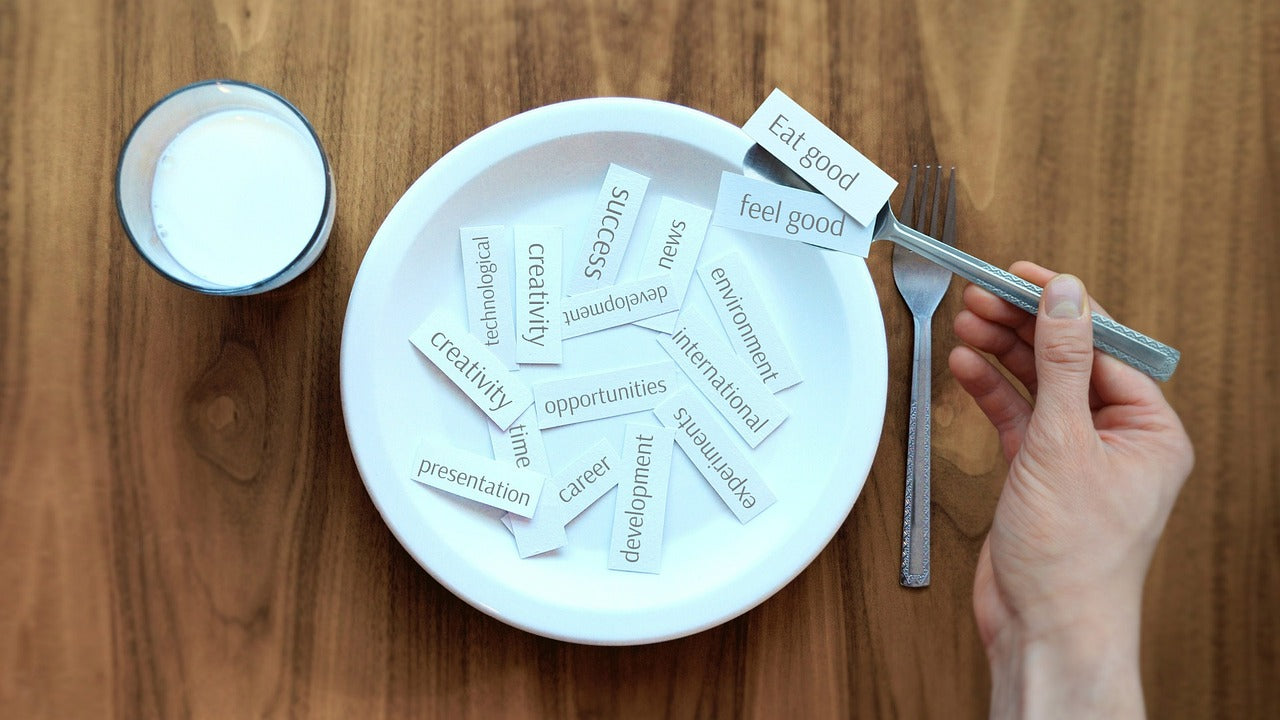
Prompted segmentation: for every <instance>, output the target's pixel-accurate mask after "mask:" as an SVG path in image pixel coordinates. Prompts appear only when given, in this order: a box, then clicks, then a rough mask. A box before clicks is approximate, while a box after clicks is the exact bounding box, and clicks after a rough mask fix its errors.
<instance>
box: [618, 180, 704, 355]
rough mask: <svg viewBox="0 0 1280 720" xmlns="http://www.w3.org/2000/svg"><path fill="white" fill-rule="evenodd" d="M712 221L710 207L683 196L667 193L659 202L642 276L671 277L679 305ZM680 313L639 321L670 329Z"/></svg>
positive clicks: (641, 324)
mask: <svg viewBox="0 0 1280 720" xmlns="http://www.w3.org/2000/svg"><path fill="white" fill-rule="evenodd" d="M710 221H711V212H710V211H709V210H707V209H706V208H703V207H699V206H697V205H692V204H690V203H687V202H684V201H682V200H676V199H675V198H669V197H664V198H662V202H661V203H659V204H658V215H657V217H655V218H654V220H653V230H652V232H650V233H649V244H648V245H646V246H645V250H644V258H643V259H642V260H641V261H640V274H639V276H640V277H642V278H643V277H653V276H655V275H667V276H668V277H670V278H671V292H672V293H673V294H674V295H675V296H676V304H677V305H679V304H680V303H683V302H684V296H685V293H686V292H687V291H688V289H689V281H690V280H691V279H692V278H693V269H694V267H696V266H697V264H698V253H700V252H701V251H702V242H703V240H705V239H706V237H707V225H708V224H709V223H710ZM678 315H679V313H676V312H669V313H665V314H662V315H658V316H656V317H651V318H648V319H645V320H637V321H636V324H637V325H639V326H641V327H646V328H649V329H650V330H658V331H661V332H665V333H669V332H671V329H672V328H674V327H675V325H676V317H677V316H678Z"/></svg>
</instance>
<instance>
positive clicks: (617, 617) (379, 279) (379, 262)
mask: <svg viewBox="0 0 1280 720" xmlns="http://www.w3.org/2000/svg"><path fill="white" fill-rule="evenodd" d="M750 142H751V141H750V140H748V139H747V137H746V136H745V135H743V134H742V132H741V131H740V130H739V129H738V128H736V127H734V126H732V125H730V124H728V123H726V122H724V121H722V120H719V119H716V118H713V117H711V116H709V115H706V114H703V113H700V112H697V111H695V110H691V109H689V108H686V107H681V106H678V105H670V104H667V103H660V102H655V101H649V100H634V99H620V98H600V99H592V100H579V101H573V102H566V103H561V104H558V105H551V106H548V107H543V108H539V109H537V110H532V111H530V112H527V113H524V114H522V115H517V116H515V117H513V118H510V119H508V120H505V121H503V122H500V123H498V124H497V125H494V126H492V127H490V128H488V129H486V130H484V131H482V132H480V133H478V134H477V135H475V136H474V137H472V138H470V139H468V140H467V141H466V142H464V143H462V144H461V145H459V146H458V147H457V148H455V149H453V150H452V151H450V152H449V153H448V154H447V155H445V156H444V157H442V158H441V159H440V161H439V162H437V163H436V164H435V165H433V166H432V167H431V168H430V169H428V170H427V172H426V173H424V174H423V175H422V177H420V178H418V180H417V182H415V183H414V184H413V186H412V187H410V188H409V191H408V192H407V193H405V195H404V197H402V198H401V199H400V201H399V202H398V203H397V204H396V206H395V208H393V209H392V210H391V214H390V215H388V216H387V219H386V221H385V222H384V223H383V224H382V227H381V228H380V229H379V230H378V234H377V235H376V236H375V237H374V239H373V243H372V244H371V245H370V246H369V251H368V253H367V254H366V255H365V258H364V262H363V263H362V265H361V266H360V272H359V274H358V275H357V277H356V282H355V287H354V288H353V290H352V292H351V300H350V304H349V305H348V307H347V317H346V324H345V327H344V330H343V336H342V405H343V411H344V413H345V416H346V422H347V434H348V436H349V437H350V440H351V448H352V451H353V453H354V454H355V459H356V463H357V465H358V466H359V469H360V474H361V476H362V477H363V478H364V482H365V486H366V487H367V488H368V490H369V494H370V495H371V496H372V497H373V501H374V504H375V505H377V507H378V510H379V512H381V513H382V517H383V519H384V520H385V521H386V523H387V525H388V526H389V527H390V528H391V531H392V532H393V533H395V535H396V537H397V538H398V539H399V540H400V543H401V544H402V545H404V547H405V549H407V550H408V551H409V553H410V554H411V555H413V557H414V558H415V559H417V561H418V562H419V563H421V565H422V566H423V567H424V568H426V570H427V571H428V572H430V573H431V575H432V576H434V577H435V578H436V579H437V580H439V581H440V582H441V583H442V584H443V585H444V586H445V587H447V588H449V589H450V590H451V591H452V592H453V593H454V594H456V595H457V596H458V597H460V598H462V599H463V600H466V601H467V602H469V603H471V604H472V605H474V606H475V607H476V608H478V609H480V610H482V611H484V612H486V613H488V614H490V615H492V616H494V617H496V618H498V619H500V620H502V621H504V622H507V623H509V624H511V625H514V626H516V627H519V628H523V629H525V630H528V631H530V632H534V633H537V634H539V635H544V636H547V637H552V638H558V639H562V640H570V641H574V642H583V643H594V644H605V645H626V644H638V643H646V642H657V641H660V640H667V639H670V638H674V637H679V636H682V635H688V634H691V633H694V632H697V631H699V630H703V629H705V628H708V627H712V626H714V625H717V624H719V623H722V622H724V621H726V620H729V619H731V618H733V617H736V616H737V615H739V614H741V613H743V612H746V611H747V610H749V609H751V608H752V607H754V606H756V605H757V604H759V603H760V602H762V601H763V600H764V599H766V598H768V597H769V596H770V595H772V594H773V593H774V592H776V591H777V590H778V589H780V588H781V587H782V586H784V585H785V584H786V583H788V582H789V581H790V580H791V579H792V578H794V577H795V576H796V575H797V574H799V572H800V571H801V570H803V569H804V568H805V566H807V565H808V564H809V562H810V561H812V560H813V558H814V557H815V556H817V554H818V552H819V551H820V550H822V548H823V547H824V546H825V545H826V544H827V542H828V541H830V539H831V537H832V535H834V534H835V532H836V530H837V529H838V528H839V527H840V524H841V523H842V522H843V521H844V519H845V517H846V516H847V515H848V513H849V510H850V509H851V508H852V507H853V502H854V500H855V499H856V498H857V496H858V493H859V491H860V490H861V489H862V484H863V482H864V481H865V480H866V477H867V474H868V472H869V470H870V467H871V460H872V457H873V456H874V455H875V449H876V444H877V443H878V442H879V438H880V428H881V422H882V420H883V417H884V403H885V387H886V359H885V357H886V356H885V337H884V323H883V318H882V316H881V312H880V306H879V303H878V301H877V298H876V293H875V289H874V288H873V287H872V284H871V277H870V275H869V274H868V272H867V268H866V264H865V263H864V262H863V261H862V259H860V258H856V257H850V256H847V255H840V254H837V253H829V252H824V251H820V250H817V249H815V248H810V247H807V246H800V245H795V244H792V243H784V242H781V241H777V240H771V239H768V238H762V237H756V236H752V235H746V234H742V233H738V232H734V231H728V230H724V229H721V228H712V229H711V232H710V233H709V234H708V237H707V242H706V245H705V246H704V248H703V251H702V253H703V254H702V258H703V259H706V258H710V257H714V256H716V255H718V254H719V253H722V252H724V251H726V250H729V249H731V248H734V249H738V250H740V251H741V252H742V253H743V255H744V258H745V260H746V261H747V263H748V265H749V267H750V268H752V269H753V270H754V273H755V275H756V278H757V281H758V282H759V284H760V285H761V288H762V291H763V292H764V293H765V294H766V295H767V297H768V299H769V301H770V305H771V306H772V309H773V311H774V314H775V317H776V319H777V320H778V321H779V324H780V326H781V330H782V333H783V336H784V339H785V340H786V341H787V343H789V346H790V348H791V349H792V352H793V354H794V355H795V357H796V361H797V363H798V364H799V366H800V370H801V372H802V373H803V375H804V378H805V381H804V382H802V383H801V384H799V385H797V386H795V387H793V388H790V389H788V390H785V391H783V392H782V393H780V394H779V396H778V397H779V398H780V399H781V400H782V401H783V404H784V405H786V407H787V408H788V409H789V410H790V412H791V416H790V418H789V419H787V420H786V422H784V423H783V424H782V426H781V427H780V428H779V429H778V430H777V431H775V432H774V433H773V435H771V436H770V437H769V438H768V439H767V440H766V441H765V442H764V443H763V444H761V446H760V447H759V448H758V449H757V450H756V451H754V452H751V453H750V457H751V459H752V461H753V463H754V464H755V466H756V467H757V468H758V469H759V470H760V471H761V472H762V473H763V475H764V477H765V478H766V480H767V482H768V483H769V484H770V487H771V488H772V489H773V491H774V493H775V494H776V495H777V498H778V500H777V503H776V504H775V505H774V506H773V507H771V508H769V509H768V510H766V511H765V512H764V513H762V514H761V515H759V516H758V517H757V518H756V519H755V520H753V521H752V522H750V523H749V524H747V525H741V524H739V523H738V521H737V520H736V519H735V518H734V516H733V514H732V513H730V511H729V509H728V508H727V507H725V506H724V504H723V503H722V502H721V501H720V499H719V497H717V496H716V494H715V492H714V491H713V490H712V489H711V487H710V486H709V485H707V483H706V482H705V481H704V480H703V479H702V477H701V476H700V475H698V474H697V471H696V470H695V469H694V467H693V465H692V464H691V463H690V462H689V460H688V459H687V458H685V457H684V456H683V454H682V453H681V452H680V450H679V449H678V448H677V449H676V450H675V457H674V458H673V466H672V467H673V469H672V476H671V483H670V498H669V505H668V511H667V526H666V538H665V545H664V548H663V559H662V573H661V574H659V575H645V574H639V573H627V572H618V571H611V570H608V569H606V567H605V556H606V553H607V550H608V544H609V533H610V524H611V522H612V513H613V496H614V494H615V493H610V494H609V495H606V496H605V497H604V498H603V499H602V500H601V501H600V502H598V503H596V504H595V505H594V506H593V507H591V508H589V509H588V510H587V512H586V513H584V514H583V515H582V516H581V517H579V518H578V520H577V521H575V522H574V523H573V524H571V525H570V526H569V546H568V547H567V548H564V549H562V550H559V551H555V552H553V553H549V554H547V555H544V556H540V557H536V558H530V559H526V560H522V559H520V558H519V557H518V556H517V554H516V549H515V543H514V541H513V540H512V538H511V535H510V534H509V533H508V531H507V530H506V528H504V527H503V526H502V525H501V524H500V523H499V521H498V520H497V519H495V516H494V515H493V514H491V513H490V514H486V513H483V512H478V511H477V509H476V508H477V507H478V506H475V505H472V504H469V503H467V502H466V501H460V500H457V499H455V498H453V497H451V496H449V495H446V494H444V493H440V492H437V491H435V490H433V489H430V488H427V487H424V486H422V485H419V484H417V483H415V482H413V481H412V480H410V476H409V467H408V466H409V464H410V462H411V457H410V456H411V454H412V453H413V451H414V448H415V445H416V443H417V441H418V439H419V438H421V437H422V436H423V435H430V436H433V437H436V438H439V439H441V440H444V441H446V442H449V443H452V444H454V445H456V446H458V447H460V448H463V449H466V450H470V451H473V452H477V453H483V454H489V453H490V452H491V450H490V446H489V437H488V433H487V432H486V429H485V425H484V423H486V422H488V421H487V420H486V418H485V417H484V416H483V415H482V414H481V413H480V412H479V411H477V410H476V409H475V408H474V406H472V405H471V404H470V403H469V402H468V400H467V399H466V397H465V396H464V395H462V393H461V392H460V391H458V390H457V389H456V388H454V387H453V386H452V385H451V384H450V383H449V381H448V380H447V379H446V378H445V377H444V376H443V375H442V374H441V373H439V372H438V371H437V370H436V369H435V368H434V367H433V366H431V365H430V364H429V363H428V362H427V361H426V360H425V359H424V358H423V357H422V356H421V355H419V353H418V352H417V351H416V350H415V349H414V348H413V347H412V346H411V345H410V344H409V340H408V337H409V333H410V332H411V331H412V330H413V329H414V328H415V327H416V326H417V324H418V323H419V322H421V321H422V320H423V319H425V318H426V316H427V315H428V314H429V313H430V312H431V311H432V310H433V309H435V308H437V307H441V306H443V307H445V308H448V309H450V310H451V311H452V312H454V313H455V315H456V317H457V318H458V319H459V321H464V319H465V317H466V314H465V313H466V310H465V305H464V302H465V299H464V294H463V286H462V268H461V252H460V250H459V244H458V228H459V227H460V226H467V225H488V224H503V225H508V226H510V225H513V224H519V223H530V224H557V225H562V226H564V232H565V234H564V237H565V255H566V257H573V256H574V253H575V252H576V249H577V247H578V245H579V243H580V241H581V237H582V234H583V232H584V230H585V216H586V214H587V213H588V212H589V210H590V207H591V203H592V200H593V199H594V197H595V194H596V192H597V191H598V190H599V186H600V182H601V181H602V180H603V178H604V173H605V170H606V169H607V167H608V164H609V163H610V162H616V163H619V164H621V165H624V166H626V167H628V168H631V169H633V170H636V171H637V172H640V173H643V174H645V175H648V176H649V177H651V178H652V182H651V183H650V185H649V191H648V195H647V196H646V199H645V201H644V204H643V206H642V209H641V213H640V218H639V220H638V222H637V224H636V232H635V235H634V236H633V238H632V245H631V249H630V250H629V252H628V253H627V254H626V261H625V262H624V265H623V268H622V274H621V275H620V279H628V278H631V277H634V276H635V274H636V266H637V265H638V262H639V258H640V256H641V255H643V252H644V245H645V243H646V241H647V239H648V234H649V229H650V226H651V224H652V219H653V215H654V209H655V207H656V206H657V199H658V198H659V197H660V196H662V195H671V196H673V197H676V198H680V199H683V200H687V201H690V202H695V203H699V204H702V205H704V206H706V207H712V206H714V203H715V195H716V188H717V185H718V183H719V178H720V173H721V171H723V170H736V171H739V172H740V171H741V168H742V166H741V161H742V155H743V153H744V152H745V151H746V149H747V147H748V146H749V145H750ZM687 302H691V303H696V304H699V305H701V306H703V308H704V309H705V310H706V311H707V313H708V316H709V317H715V315H714V311H712V310H711V309H710V302H709V300H708V298H707V296H706V293H705V291H704V290H703V289H702V287H701V283H700V282H699V280H698V279H697V277H696V276H695V278H694V280H693V282H692V285H691V288H690V292H689V298H688V300H687ZM655 337H656V333H653V332H652V331H649V330H645V329H643V328H639V327H635V326H629V327H624V328H618V329H615V330H607V331H604V332H600V333H596V334H594V335H587V336H583V337H580V338H576V339H573V340H568V341H566V343H565V348H564V356H565V362H564V364H563V366H560V367H559V368H556V367H545V368H532V367H525V368H524V369H522V370H521V371H520V372H521V374H522V375H523V376H524V377H525V378H526V379H527V380H529V381H531V382H532V381H538V380H542V379H545V378H548V377H554V376H560V375H564V374H569V373H581V372H591V371H599V370H605V369H610V368H617V367H627V366H631V365H636V364H640V363H643V362H649V361H654V360H658V359H663V358H665V357H666V355H665V354H664V353H663V352H662V350H661V348H659V347H658V344H657V343H656V342H655V341H654V338H655ZM628 419H630V420H639V421H642V422H651V423H655V424H656V423H657V419H656V418H655V417H654V416H653V415H652V414H651V413H642V414H636V415H630V416H624V417H621V418H613V419H610V420H602V421H596V422H591V423H584V424H579V425H570V426H566V427H563V428H557V429H554V430H549V431H547V432H546V433H545V437H546V444H547V452H548V455H549V456H550V459H551V464H552V467H555V468H558V467H560V466H562V465H564V464H566V463H568V462H569V461H570V460H571V459H572V458H573V457H574V456H576V455H577V453H578V452H580V451H581V450H583V449H585V448H586V447H588V446H589V445H590V444H591V443H592V442H594V441H595V440H596V439H598V438H599V437H601V436H602V435H603V436H606V437H610V438H611V439H612V440H613V442H614V444H615V446H617V447H619V448H620V447H621V444H622V432H623V430H622V425H623V423H625V422H626V421H627V420H628ZM730 432H732V431H730ZM744 447H745V445H744Z"/></svg>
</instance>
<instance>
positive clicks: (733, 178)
mask: <svg viewBox="0 0 1280 720" xmlns="http://www.w3.org/2000/svg"><path fill="white" fill-rule="evenodd" d="M712 222H713V223H714V224H715V225H717V226H719V227H726V228H731V229H734V230H745V231H746V232H750V233H756V234H757V235H768V236H770V237H777V238H783V239H786V240H796V241H798V242H803V243H807V244H809V245H817V246H818V247H822V248H827V249H829V250H838V251H840V252H845V253H851V254H853V255H858V256H861V257H866V256H867V254H868V253H870V252H871V240H872V235H873V233H872V228H871V226H869V225H859V224H858V223H857V222H855V221H854V220H852V219H850V218H849V216H848V215H846V214H845V213H844V211H843V210H841V209H840V208H839V206H837V205H836V204H835V203H833V202H831V201H830V200H828V199H827V198H826V197H825V196H823V195H819V194H818V193H815V192H809V191H808V190H797V189H796V188H790V187H786V186H785V185H778V184H777V183H771V182H764V181H762V180H755V179H753V178H748V177H743V176H742V175H738V174H736V173H730V172H725V173H722V174H721V175H720V192H719V194H718V195H717V196H716V211H715V215H714V217H713V218H712Z"/></svg>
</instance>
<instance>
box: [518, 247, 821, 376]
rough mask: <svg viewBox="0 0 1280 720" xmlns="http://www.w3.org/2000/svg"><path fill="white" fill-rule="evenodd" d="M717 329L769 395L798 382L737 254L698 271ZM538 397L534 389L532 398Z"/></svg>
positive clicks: (787, 353)
mask: <svg viewBox="0 0 1280 720" xmlns="http://www.w3.org/2000/svg"><path fill="white" fill-rule="evenodd" d="M698 276H699V277H701V278H702V285H703V287H705V288H706V289H707V295H709V296H710V297H711V304H712V305H714V306H715V309H716V315H718V316H719V317H720V325H721V327H723V328H724V331H725V333H726V334H727V335H728V336H729V344H730V345H732V346H733V350H734V352H736V353H737V354H738V357H740V358H742V359H743V360H745V361H746V362H747V364H748V365H750V366H751V367H752V368H753V369H754V370H755V372H756V376H757V377H759V378H760V380H761V381H763V382H764V384H765V386H766V387H768V388H769V390H770V391H772V392H775V393H776V392H778V391H779V390H782V389H785V388H789V387H791V386H792V385H795V384H796V383H798V382H800V381H801V380H802V378H801V377H800V371H799V370H797V369H796V361H795V359H794V358H792V357H791V352H790V351H788V350H787V346H786V345H785V344H784V343H783V342H782V335H781V334H780V333H779V332H778V326H777V325H776V324H775V323H774V322H773V316H772V315H771V314H770V313H769V307H768V303H766V302H765V301H764V298H763V297H761V295H760V289H759V288H758V287H757V286H756V283H755V280H753V279H752V277H751V273H750V272H749V271H748V270H747V266H746V264H745V263H743V261H742V256H741V255H739V254H738V253H729V254H728V255H724V256H723V257H719V258H716V259H715V260H712V261H711V262H709V263H704V264H703V265H702V266H701V267H699V268H698ZM537 396H538V393H537V389H536V388H535V389H534V398H535V399H536V398H537Z"/></svg>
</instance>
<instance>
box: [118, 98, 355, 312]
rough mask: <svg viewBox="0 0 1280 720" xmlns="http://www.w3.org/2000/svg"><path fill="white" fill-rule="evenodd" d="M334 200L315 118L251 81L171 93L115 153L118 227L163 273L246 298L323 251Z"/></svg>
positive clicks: (295, 272) (288, 277)
mask: <svg viewBox="0 0 1280 720" xmlns="http://www.w3.org/2000/svg"><path fill="white" fill-rule="evenodd" d="M334 205H335V203H334V190H333V177H332V175H331V174H330V172H329V161H328V159H326V158H325V154H324V150H323V149H322V148H321V147H320V139H319V138H318V137H316V133H315V130H313V129H312V127H311V123H309V122H307V119H306V118H305V117H303V115H302V113H300V112H298V109H297V108H295V107H294V106H293V105H291V104H290V103H289V102H288V101H287V100H285V99H284V98H282V97H280V96H279V95H277V94H275V93H273V92H271V91H270V90H267V89H265V88H261V87H258V86H257V85H251V84H249V83H243V82H238V81H234V80H209V81H205V82H198V83H195V84H193V85H188V86H186V87H183V88H180V89H178V90H175V91H174V92H172V93H170V94H169V95H167V96H165V97H164V98H162V99H161V100H160V101H159V102H157V103H156V104H155V105H154V106H152V107H151V109H150V110H148V111H147V112H146V114H144V115H143V116H142V118H141V119H139V120H138V124H137V125H135V126H134V128H133V132H131V133H130V134H129V137H128V139H127V140H125V143H124V149H123V150H121V151H120V164H119V167H118V169H117V173H116V207H117V209H118V210H119V212H120V221H121V222H122V223H123V224H124V229H125V232H126V233H127V234H128V236H129V239H130V240H131V241H132V242H133V245H134V247H136V248H137V249H138V252H139V253H140V254H141V255H142V257H143V258H144V259H145V260H146V261H147V262H148V263H150V264H151V266H152V267H154V268H155V269H156V270H158V271H159V272H160V274H162V275H164V276H165V277H166V278H168V279H170V280H172V281H173V282H175V283H177V284H179V285H182V286H183V287H187V288H190V289H192V290H198V291H200V292H204V293H210V294H214V295H252V294H254V293H260V292H266V291H267V290H272V289H274V288H277V287H280V286H281V285H284V284H285V283H287V282H289V281H290V280H292V279H294V278H296V277H297V276H299V275H301V274H302V272H303V271H304V270H306V269H307V268H308V267H310V266H311V264H312V263H314V262H315V261H316V258H318V257H320V253H321V251H323V250H324V246H325V243H326V242H327V241H328V239H329V230H330V229H331V228H332V227H333V212H334Z"/></svg>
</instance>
